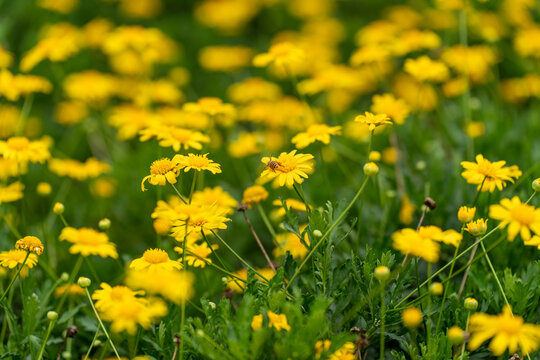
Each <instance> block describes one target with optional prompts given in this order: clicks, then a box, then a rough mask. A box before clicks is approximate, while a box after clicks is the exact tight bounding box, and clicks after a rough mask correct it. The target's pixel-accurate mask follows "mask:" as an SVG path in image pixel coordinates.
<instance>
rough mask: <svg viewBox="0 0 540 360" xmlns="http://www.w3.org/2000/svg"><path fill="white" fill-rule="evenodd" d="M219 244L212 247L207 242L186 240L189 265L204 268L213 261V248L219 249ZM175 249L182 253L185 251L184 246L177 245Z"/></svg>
mask: <svg viewBox="0 0 540 360" xmlns="http://www.w3.org/2000/svg"><path fill="white" fill-rule="evenodd" d="M217 249H218V245H216V244H214V245H212V248H210V247H209V246H208V244H207V243H204V242H203V243H201V244H197V243H196V242H194V241H187V242H186V255H185V257H186V262H187V264H188V265H189V266H193V267H200V268H203V267H205V266H206V265H207V264H211V263H212V259H211V258H210V255H211V254H212V250H217ZM174 251H176V252H177V253H179V254H180V255H182V254H183V253H184V248H183V247H182V246H175V247H174Z"/></svg>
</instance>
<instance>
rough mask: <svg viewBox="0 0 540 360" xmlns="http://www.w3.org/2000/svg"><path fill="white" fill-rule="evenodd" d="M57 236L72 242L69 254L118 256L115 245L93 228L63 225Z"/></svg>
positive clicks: (105, 235)
mask: <svg viewBox="0 0 540 360" xmlns="http://www.w3.org/2000/svg"><path fill="white" fill-rule="evenodd" d="M58 238H59V239H60V240H61V241H68V242H70V243H72V244H73V245H71V247H70V248H69V253H70V254H81V255H82V256H89V255H99V256H101V257H102V258H106V257H111V258H113V259H116V258H117V257H118V253H117V252H116V245H115V244H114V243H111V242H110V241H109V237H108V236H107V234H105V233H102V232H98V231H96V230H94V229H90V228H85V227H83V228H80V229H75V228H72V227H65V228H63V229H62V232H61V233H60V236H59V237H58Z"/></svg>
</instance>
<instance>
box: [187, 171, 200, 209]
mask: <svg viewBox="0 0 540 360" xmlns="http://www.w3.org/2000/svg"><path fill="white" fill-rule="evenodd" d="M197 173H198V171H195V172H194V173H193V180H192V181H191V189H190V190H189V200H188V203H189V204H191V198H192V197H193V192H195V185H196V184H197Z"/></svg>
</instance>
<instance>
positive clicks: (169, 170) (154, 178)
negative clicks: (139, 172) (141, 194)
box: [141, 155, 179, 191]
mask: <svg viewBox="0 0 540 360" xmlns="http://www.w3.org/2000/svg"><path fill="white" fill-rule="evenodd" d="M178 161H179V155H176V156H175V157H174V158H173V159H172V161H171V160H170V159H169V158H163V159H159V160H156V161H154V162H153V163H152V165H150V175H147V176H145V177H144V178H143V179H142V181H141V190H142V191H146V188H145V187H144V182H145V181H146V180H148V182H149V183H150V184H152V185H160V186H165V185H166V184H167V182H168V183H169V184H176V178H177V177H178V172H179V169H178Z"/></svg>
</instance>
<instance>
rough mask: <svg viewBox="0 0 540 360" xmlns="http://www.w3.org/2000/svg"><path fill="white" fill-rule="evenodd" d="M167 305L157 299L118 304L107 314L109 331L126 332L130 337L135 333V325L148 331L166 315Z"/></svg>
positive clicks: (135, 300)
mask: <svg viewBox="0 0 540 360" xmlns="http://www.w3.org/2000/svg"><path fill="white" fill-rule="evenodd" d="M167 311H168V309H167V305H166V304H165V303H164V302H163V301H162V300H159V299H138V298H135V299H130V300H128V301H124V302H121V303H118V304H117V305H116V306H114V307H112V308H111V309H110V310H109V311H108V314H107V318H108V319H109V321H111V331H112V332H115V333H119V332H122V331H126V332H127V333H128V334H130V335H135V334H136V333H137V325H140V326H141V327H142V328H144V329H149V328H150V326H151V325H152V324H153V323H156V322H158V320H159V318H160V317H162V316H165V315H167Z"/></svg>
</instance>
